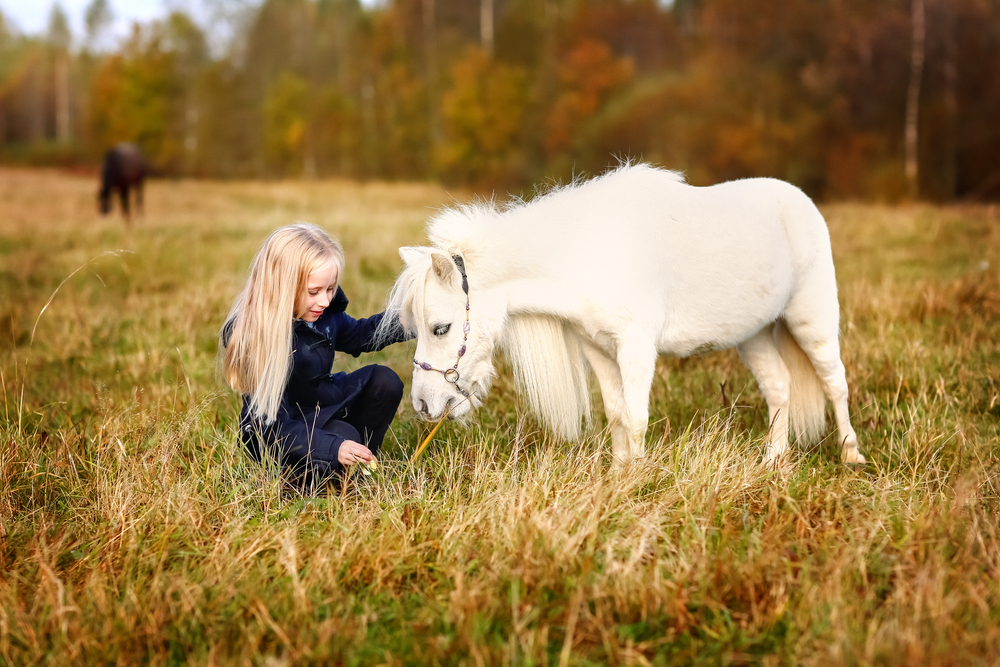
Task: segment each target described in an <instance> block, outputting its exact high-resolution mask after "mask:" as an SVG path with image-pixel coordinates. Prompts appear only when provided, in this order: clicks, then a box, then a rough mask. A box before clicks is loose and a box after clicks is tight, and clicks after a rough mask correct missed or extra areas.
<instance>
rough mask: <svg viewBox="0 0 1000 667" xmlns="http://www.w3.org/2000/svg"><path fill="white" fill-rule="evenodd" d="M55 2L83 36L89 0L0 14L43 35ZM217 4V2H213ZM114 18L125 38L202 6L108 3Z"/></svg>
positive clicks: (13, 7) (196, 14) (38, 3)
mask: <svg viewBox="0 0 1000 667" xmlns="http://www.w3.org/2000/svg"><path fill="white" fill-rule="evenodd" d="M56 2H58V3H59V4H60V5H62V8H63V11H65V12H66V15H67V16H68V17H69V21H70V26H71V27H72V29H73V37H74V39H77V40H79V39H81V38H82V37H83V33H84V28H83V15H84V12H85V11H86V9H87V6H88V5H89V4H90V3H91V2H92V0H0V12H3V15H4V17H5V18H6V19H7V20H8V21H10V22H11V23H13V24H14V26H16V27H17V29H18V31H19V32H22V33H24V34H27V35H38V34H42V33H44V32H45V31H46V30H47V29H48V26H49V17H50V16H51V15H52V6H53V5H54V4H55V3H56ZM216 4H218V3H216ZM362 4H365V5H369V6H371V5H376V4H378V0H362ZM110 5H111V9H112V12H113V13H114V16H115V24H114V28H113V32H114V34H115V35H118V36H124V35H128V33H129V31H130V28H131V25H132V23H133V22H134V21H139V22H140V23H145V22H148V21H151V20H153V19H157V18H162V17H164V16H166V15H167V13H168V12H169V11H171V10H173V9H180V10H184V11H186V12H188V13H189V14H190V15H191V16H192V18H194V19H195V20H196V21H198V20H199V19H202V20H203V19H204V17H205V15H206V12H205V11H203V10H204V9H205V6H204V5H205V3H204V2H200V1H199V0H110Z"/></svg>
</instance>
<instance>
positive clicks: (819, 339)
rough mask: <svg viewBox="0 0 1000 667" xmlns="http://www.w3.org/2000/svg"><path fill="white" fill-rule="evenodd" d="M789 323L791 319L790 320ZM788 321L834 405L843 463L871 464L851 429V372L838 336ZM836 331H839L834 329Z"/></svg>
mask: <svg viewBox="0 0 1000 667" xmlns="http://www.w3.org/2000/svg"><path fill="white" fill-rule="evenodd" d="M786 321H787V320H786ZM787 322H788V330H789V331H790V332H791V334H792V335H793V336H794V337H795V340H796V341H797V342H798V344H799V347H801V348H802V351H803V352H805V353H806V356H807V357H809V361H811V362H812V365H813V368H815V369H816V375H817V376H818V377H819V380H820V383H821V384H822V385H823V391H824V393H826V396H827V398H829V399H830V402H831V403H833V413H834V417H835V419H836V420H837V436H838V438H839V441H840V460H841V461H842V462H844V463H855V464H863V463H867V461H866V459H865V457H864V455H862V454H861V452H860V451H859V450H858V435H857V433H855V432H854V427H852V426H851V415H850V411H849V409H848V400H847V399H848V388H847V372H846V370H845V369H844V363H843V362H842V361H841V360H840V342H839V340H838V337H837V334H836V333H833V334H830V335H823V334H822V333H821V330H819V329H818V328H817V327H814V326H810V325H808V324H804V323H799V324H795V323H794V322H791V321H787ZM834 331H836V329H834Z"/></svg>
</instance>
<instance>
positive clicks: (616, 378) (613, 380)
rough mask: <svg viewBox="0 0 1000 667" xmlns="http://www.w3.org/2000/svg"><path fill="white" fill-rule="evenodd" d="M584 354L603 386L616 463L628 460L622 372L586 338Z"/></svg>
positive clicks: (629, 447) (602, 395)
mask: <svg viewBox="0 0 1000 667" xmlns="http://www.w3.org/2000/svg"><path fill="white" fill-rule="evenodd" d="M583 354H584V356H585V357H586V358H587V363H589V364H590V367H591V369H593V371H594V375H595V376H596V377H597V384H598V385H600V387H601V400H603V401H604V414H605V415H606V416H607V418H608V431H609V433H610V434H611V452H612V456H613V457H614V460H615V463H616V464H620V463H622V462H624V461H626V460H628V459H629V458H630V455H631V452H632V447H631V444H630V443H629V434H628V430H627V429H626V428H625V425H624V423H623V421H622V419H623V413H624V411H625V402H624V400H623V398H622V376H621V372H620V371H619V370H618V364H617V363H616V362H615V360H614V359H612V358H611V357H609V356H608V355H607V354H605V353H604V351H603V350H602V349H600V348H598V347H597V346H596V345H594V344H592V343H590V342H588V341H586V340H585V341H583Z"/></svg>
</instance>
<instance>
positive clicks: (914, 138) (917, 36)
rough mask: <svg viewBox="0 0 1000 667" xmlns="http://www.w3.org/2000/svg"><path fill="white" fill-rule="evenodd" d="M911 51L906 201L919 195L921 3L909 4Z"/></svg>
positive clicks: (918, 0)
mask: <svg viewBox="0 0 1000 667" xmlns="http://www.w3.org/2000/svg"><path fill="white" fill-rule="evenodd" d="M911 2H912V25H913V47H912V49H911V51H910V83H909V86H908V87H907V91H906V129H905V134H904V144H905V150H906V155H905V165H904V170H905V174H906V186H907V191H908V193H909V196H910V199H916V198H917V197H918V196H919V195H920V171H919V156H918V149H919V141H918V139H919V127H918V126H919V123H920V83H921V80H922V79H923V74H924V51H925V49H924V41H925V37H926V34H927V27H926V24H925V21H924V0H911Z"/></svg>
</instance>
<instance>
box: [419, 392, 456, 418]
mask: <svg viewBox="0 0 1000 667" xmlns="http://www.w3.org/2000/svg"><path fill="white" fill-rule="evenodd" d="M455 402H456V401H455V398H454V397H453V396H449V397H448V399H447V400H446V401H445V403H444V408H443V409H442V410H440V411H439V412H438V413H437V414H431V410H430V408H429V407H428V406H427V401H425V400H424V399H422V398H418V399H414V400H413V407H414V409H416V411H417V414H419V415H420V418H421V419H423V420H424V421H430V422H436V421H438V420H440V419H441V416H442V415H444V414H447V415H448V419H454V418H455V417H454V416H453V415H452V414H451V410H452V408H454V407H455Z"/></svg>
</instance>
